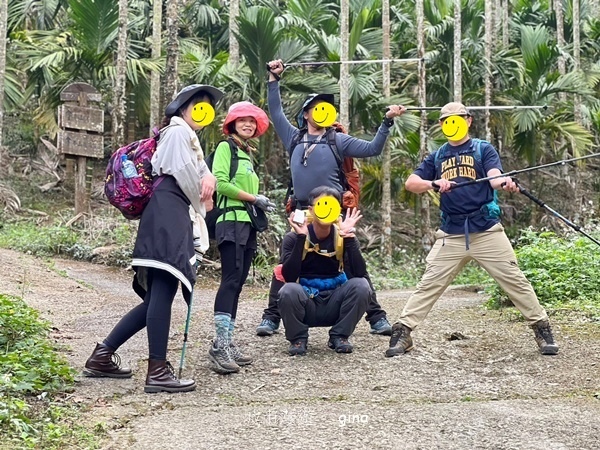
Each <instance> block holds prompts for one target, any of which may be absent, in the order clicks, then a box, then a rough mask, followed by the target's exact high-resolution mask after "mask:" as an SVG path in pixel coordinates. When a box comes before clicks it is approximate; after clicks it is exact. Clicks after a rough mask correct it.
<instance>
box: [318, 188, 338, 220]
mask: <svg viewBox="0 0 600 450" xmlns="http://www.w3.org/2000/svg"><path fill="white" fill-rule="evenodd" d="M341 213H342V208H341V206H340V202H338V201H337V200H336V198H335V197H332V196H331V195H324V196H323V197H319V198H318V199H317V201H316V202H315V204H314V206H313V215H314V216H315V217H316V218H317V219H318V220H319V222H322V223H333V222H335V221H336V220H338V217H340V214H341Z"/></svg>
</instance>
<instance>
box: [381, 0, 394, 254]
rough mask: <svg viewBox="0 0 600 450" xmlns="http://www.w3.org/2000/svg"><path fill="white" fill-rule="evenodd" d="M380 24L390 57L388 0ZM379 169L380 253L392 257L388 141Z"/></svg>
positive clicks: (386, 73)
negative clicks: (381, 230)
mask: <svg viewBox="0 0 600 450" xmlns="http://www.w3.org/2000/svg"><path fill="white" fill-rule="evenodd" d="M381 8H382V19H381V26H382V31H383V59H391V56H392V52H391V47H390V0H383V2H382V5H381ZM383 96H384V97H385V98H386V99H389V98H390V63H383ZM382 156H383V158H382V161H381V171H382V174H383V192H382V195H381V220H382V222H383V242H382V254H383V255H384V256H385V257H387V258H391V257H392V250H393V245H392V191H391V189H392V187H391V178H392V177H391V172H392V167H391V166H392V157H391V151H390V146H389V143H387V142H386V144H385V147H384V148H383V155H382Z"/></svg>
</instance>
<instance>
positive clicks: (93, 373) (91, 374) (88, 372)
mask: <svg viewBox="0 0 600 450" xmlns="http://www.w3.org/2000/svg"><path fill="white" fill-rule="evenodd" d="M81 374H82V375H83V376H84V377H88V378H131V377H132V376H133V373H111V372H100V371H99V370H94V369H83V371H82V372H81Z"/></svg>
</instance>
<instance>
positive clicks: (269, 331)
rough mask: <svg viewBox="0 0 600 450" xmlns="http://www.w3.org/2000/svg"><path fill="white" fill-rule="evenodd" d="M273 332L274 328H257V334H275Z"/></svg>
mask: <svg viewBox="0 0 600 450" xmlns="http://www.w3.org/2000/svg"><path fill="white" fill-rule="evenodd" d="M273 333H275V331H274V330H272V329H271V328H266V327H264V328H257V329H256V335H257V336H263V337H264V336H273Z"/></svg>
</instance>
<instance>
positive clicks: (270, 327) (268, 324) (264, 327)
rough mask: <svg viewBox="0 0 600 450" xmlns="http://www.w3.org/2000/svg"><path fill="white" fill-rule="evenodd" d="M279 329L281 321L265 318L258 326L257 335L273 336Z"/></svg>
mask: <svg viewBox="0 0 600 450" xmlns="http://www.w3.org/2000/svg"><path fill="white" fill-rule="evenodd" d="M278 329H279V322H273V321H272V320H269V319H263V320H262V321H261V322H260V325H259V326H257V327H256V335H257V336H271V335H273V333H275V332H276V331H277V330H278Z"/></svg>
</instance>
